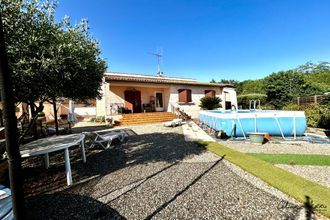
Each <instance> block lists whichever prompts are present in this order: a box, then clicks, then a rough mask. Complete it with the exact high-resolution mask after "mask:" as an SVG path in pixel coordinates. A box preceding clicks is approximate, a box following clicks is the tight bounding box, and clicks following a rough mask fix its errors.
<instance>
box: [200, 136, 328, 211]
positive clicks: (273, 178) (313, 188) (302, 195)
mask: <svg viewBox="0 0 330 220" xmlns="http://www.w3.org/2000/svg"><path fill="white" fill-rule="evenodd" d="M198 143H199V145H201V146H203V147H205V148H206V149H208V150H209V151H211V152H213V153H215V154H217V155H219V156H224V155H225V159H226V160H228V161H230V162H232V163H234V164H236V165H238V166H239V167H241V168H242V169H244V170H246V171H247V172H249V173H251V174H253V175H254V176H257V177H259V178H260V179H262V180H263V181H265V182H266V183H268V184H270V185H272V186H273V187H275V188H277V189H278V190H280V191H282V192H284V193H286V194H288V195H290V196H291V197H293V198H295V199H296V200H298V201H299V202H301V203H303V204H304V202H306V196H309V197H310V198H311V199H312V200H313V204H314V206H315V205H317V204H319V205H320V204H322V207H324V206H326V208H322V209H320V210H315V211H317V212H320V213H322V214H323V215H325V216H328V217H330V190H329V188H327V187H325V186H322V185H319V184H317V183H314V182H312V181H309V180H307V179H304V178H302V177H300V176H297V175H295V174H292V173H290V172H288V171H285V170H283V169H280V168H277V167H275V166H274V165H272V164H271V163H268V162H266V161H263V160H260V159H258V158H255V157H253V156H251V155H247V154H244V153H241V152H238V151H235V150H232V149H230V148H228V147H225V146H223V145H221V144H219V143H215V142H198Z"/></svg>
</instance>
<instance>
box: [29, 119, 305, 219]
mask: <svg viewBox="0 0 330 220" xmlns="http://www.w3.org/2000/svg"><path fill="white" fill-rule="evenodd" d="M131 129H132V130H131V131H128V133H129V134H130V136H129V138H128V141H127V142H125V143H124V144H121V145H120V144H117V145H115V146H114V147H113V148H112V149H108V150H106V151H102V150H97V149H95V150H91V151H89V152H88V158H87V164H83V163H82V162H81V161H78V162H76V163H75V164H74V165H73V171H74V181H75V184H74V185H73V186H72V187H70V188H66V187H65V186H63V185H62V186H61V187H60V186H58V187H57V189H56V190H55V191H54V190H53V191H50V192H47V190H44V191H43V192H40V193H34V194H31V195H30V196H29V197H28V198H27V207H28V211H29V213H28V214H29V217H30V218H31V219H187V218H188V219H296V218H298V215H299V211H300V207H299V206H298V205H295V204H293V203H291V202H289V201H288V203H287V205H286V206H285V207H283V204H286V201H283V200H282V199H281V198H279V197H277V196H275V195H273V194H270V193H268V192H266V191H265V190H262V189H260V188H257V187H256V186H255V185H253V184H252V183H251V182H248V181H246V180H245V178H242V177H241V176H239V175H237V174H236V173H235V172H233V170H232V169H230V167H229V166H228V165H226V163H228V162H226V161H224V159H223V158H220V157H218V156H216V155H214V154H212V153H210V152H207V151H205V150H204V149H203V148H201V147H199V146H197V145H196V144H194V143H191V142H185V141H184V138H183V136H182V129H181V127H177V128H164V127H162V126H161V125H159V124H152V125H140V126H132V127H131ZM73 157H75V156H74V155H73ZM62 165H63V164H62ZM48 172H52V173H53V175H55V176H56V175H57V173H61V174H63V167H61V169H59V168H56V169H55V170H50V171H48ZM49 175H50V174H49ZM43 176H45V174H42V175H41V176H38V180H39V179H40V178H41V180H40V181H43V179H44V180H45V181H46V179H48V178H42V177H43ZM39 177H40V178H39ZM29 181H30V182H27V183H26V185H27V186H26V188H29V187H28V186H29V185H31V184H32V179H29ZM38 184H39V185H45V184H49V182H44V183H40V182H39V183H38ZM61 184H63V183H61ZM51 185H52V184H49V185H48V186H46V188H47V187H51Z"/></svg>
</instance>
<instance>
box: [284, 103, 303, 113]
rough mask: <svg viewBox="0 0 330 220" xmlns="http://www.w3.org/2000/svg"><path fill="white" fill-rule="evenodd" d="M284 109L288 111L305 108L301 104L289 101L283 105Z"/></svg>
mask: <svg viewBox="0 0 330 220" xmlns="http://www.w3.org/2000/svg"><path fill="white" fill-rule="evenodd" d="M283 110H288V111H301V110H303V108H302V107H301V106H300V105H297V104H294V103H289V104H286V105H285V106H284V107H283Z"/></svg>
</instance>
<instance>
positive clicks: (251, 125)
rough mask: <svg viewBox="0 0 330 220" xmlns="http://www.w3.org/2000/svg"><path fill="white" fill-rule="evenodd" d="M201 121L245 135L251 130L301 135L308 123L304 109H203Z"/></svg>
mask: <svg viewBox="0 0 330 220" xmlns="http://www.w3.org/2000/svg"><path fill="white" fill-rule="evenodd" d="M199 119H200V121H201V122H203V123H204V124H206V125H207V126H209V127H211V128H212V129H214V130H217V131H220V130H222V131H224V132H225V133H226V134H227V135H228V136H237V137H243V136H244V137H245V136H247V135H248V133H249V132H265V133H269V134H270V135H274V136H282V137H284V136H294V135H297V136H301V135H303V134H304V132H305V130H306V128H307V124H306V116H305V112H303V111H275V110H238V111H230V110H212V111H201V112H200V114H199Z"/></svg>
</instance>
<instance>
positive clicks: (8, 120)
mask: <svg viewBox="0 0 330 220" xmlns="http://www.w3.org/2000/svg"><path fill="white" fill-rule="evenodd" d="M0 87H1V98H2V104H3V114H4V122H5V123H4V124H5V134H6V151H7V156H8V165H9V180H10V188H11V194H12V203H13V213H14V216H15V219H18V220H20V219H25V206H24V192H23V179H22V175H21V174H22V171H21V169H22V168H21V154H20V151H19V145H18V135H17V118H16V115H15V102H14V96H13V86H12V79H11V75H10V69H9V64H8V57H7V52H6V45H5V39H4V33H3V26H2V14H1V11H0Z"/></svg>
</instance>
